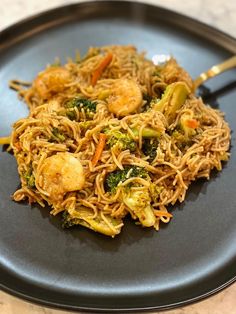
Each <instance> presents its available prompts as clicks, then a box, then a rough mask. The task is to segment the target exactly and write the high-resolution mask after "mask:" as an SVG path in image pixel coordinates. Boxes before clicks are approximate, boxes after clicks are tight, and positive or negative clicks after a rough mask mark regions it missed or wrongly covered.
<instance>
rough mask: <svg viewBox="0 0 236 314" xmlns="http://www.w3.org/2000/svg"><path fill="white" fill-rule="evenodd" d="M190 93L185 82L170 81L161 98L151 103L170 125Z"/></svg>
mask: <svg viewBox="0 0 236 314" xmlns="http://www.w3.org/2000/svg"><path fill="white" fill-rule="evenodd" d="M190 93H191V90H190V88H189V87H188V85H187V84H186V83H185V82H175V83H172V84H170V85H168V86H167V88H166V90H165V92H164V94H163V95H162V97H161V99H160V100H158V99H157V100H156V103H153V109H154V110H157V111H161V112H162V113H163V114H164V116H165V117H166V119H167V121H168V123H169V125H170V124H171V123H172V122H173V121H174V119H175V117H176V115H177V111H178V110H179V109H180V108H181V107H182V106H183V104H184V103H185V101H186V99H187V97H188V95H189V94H190Z"/></svg>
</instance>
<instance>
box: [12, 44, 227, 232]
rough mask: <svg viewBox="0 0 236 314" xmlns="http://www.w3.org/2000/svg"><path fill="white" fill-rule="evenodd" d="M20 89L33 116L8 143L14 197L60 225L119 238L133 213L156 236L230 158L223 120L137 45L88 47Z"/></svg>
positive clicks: (173, 70) (15, 84)
mask: <svg viewBox="0 0 236 314" xmlns="http://www.w3.org/2000/svg"><path fill="white" fill-rule="evenodd" d="M24 85H26V84H25V83H24V82H20V81H12V82H11V87H12V88H15V89H17V90H18V92H19V95H20V96H21V97H22V98H23V99H24V101H25V102H26V103H27V105H28V106H29V109H30V113H29V116H28V117H27V118H24V119H21V120H19V121H17V122H16V123H15V124H14V126H13V132H12V135H11V147H12V149H13V151H14V155H15V157H16V160H17V163H18V171H19V174H20V178H21V188H20V189H18V190H17V191H16V192H15V193H14V196H13V198H14V200H15V201H22V200H25V199H27V200H28V201H29V203H33V202H37V203H39V204H40V205H41V206H45V204H49V206H50V207H51V208H52V210H51V213H52V214H53V215H57V214H58V213H60V212H63V213H62V216H63V226H64V227H70V226H73V225H83V226H85V227H88V228H90V229H92V230H94V231H98V232H100V233H103V234H106V235H109V236H112V237H114V236H115V235H117V234H119V233H120V231H121V227H122V226H123V218H124V217H125V216H126V215H128V214H129V215H130V216H131V218H132V219H134V220H135V222H136V223H137V224H140V225H142V226H144V227H154V228H155V229H156V230H158V229H159V225H160V223H161V222H163V223H168V222H169V221H170V219H171V217H172V214H171V213H170V212H168V210H167V208H168V205H170V204H172V205H174V204H175V203H176V202H178V201H179V202H182V201H184V199H185V196H186V191H187V189H188V187H189V185H190V183H191V182H192V181H194V180H196V179H198V178H207V179H209V176H210V172H211V170H212V169H214V168H216V169H217V170H219V171H220V170H221V169H222V165H221V163H222V161H227V160H228V158H229V153H228V152H227V151H228V149H229V144H230V129H229V127H228V125H227V123H226V122H225V121H224V119H223V114H222V113H221V112H220V111H218V110H215V109H213V108H211V107H209V106H207V105H205V104H204V103H203V102H202V100H201V99H200V98H197V97H196V96H195V95H194V93H193V92H192V90H193V86H192V80H191V78H190V76H189V75H188V73H187V72H186V71H185V70H184V69H182V68H181V67H180V66H179V65H178V64H177V62H176V61H175V60H174V59H173V58H172V59H170V60H169V61H168V62H167V63H166V64H164V65H158V66H156V65H154V64H153V63H152V62H151V61H150V60H147V59H146V58H145V55H144V54H143V53H141V54H140V53H138V52H137V51H136V49H135V47H133V46H107V47H101V48H90V49H89V51H88V53H87V55H86V56H85V57H84V58H82V59H81V58H79V56H78V55H77V57H76V60H75V61H73V60H68V62H67V63H66V64H65V65H63V66H62V65H60V64H54V65H50V66H48V67H47V68H46V69H45V70H44V71H43V72H41V73H39V74H38V76H37V77H36V78H35V80H34V81H33V83H32V84H31V85H30V86H29V87H25V86H24Z"/></svg>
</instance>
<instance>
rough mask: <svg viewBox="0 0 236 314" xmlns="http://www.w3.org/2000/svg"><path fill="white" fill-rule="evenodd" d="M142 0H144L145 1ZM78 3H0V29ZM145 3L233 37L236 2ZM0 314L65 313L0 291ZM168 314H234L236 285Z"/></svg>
mask: <svg viewBox="0 0 236 314" xmlns="http://www.w3.org/2000/svg"><path fill="white" fill-rule="evenodd" d="M144 1H145V0H143V2H144ZM75 2H79V1H70V0H68V1H66V0H50V1H49V0H40V1H37V0H1V1H0V12H1V18H0V30H2V29H3V28H5V27H7V26H9V25H11V24H13V23H15V22H17V21H19V20H20V19H23V18H25V17H28V16H30V15H32V14H35V13H38V12H41V11H44V10H47V9H49V8H53V7H56V6H60V5H66V4H69V3H75ZM146 2H150V3H154V4H157V5H161V6H164V7H167V8H170V9H172V10H176V11H178V12H181V13H183V14H185V15H188V16H191V17H194V18H196V19H199V20H201V21H203V22H205V23H207V24H210V25H212V26H214V27H216V28H219V29H221V30H222V31H224V32H226V33H228V34H230V35H231V36H233V37H236V1H235V0H227V1H225V0H195V1H185V0H148V1H146ZM0 313H1V314H41V313H42V314H43V313H44V314H60V313H61V314H64V313H68V312H66V311H59V310H53V309H48V308H45V307H42V306H38V305H34V304H30V303H27V302H25V301H22V300H20V299H17V298H15V297H13V296H10V295H8V294H6V293H4V292H1V291H0ZM162 313H169V314H208V313H209V314H236V283H235V284H233V285H231V286H230V287H228V288H227V289H225V290H223V291H222V292H220V293H218V294H217V295H214V296H212V297H210V298H208V299H206V300H204V301H201V302H198V303H195V304H193V305H189V306H186V307H184V308H179V309H176V310H171V311H168V312H162Z"/></svg>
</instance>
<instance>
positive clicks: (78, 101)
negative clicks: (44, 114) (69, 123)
mask: <svg viewBox="0 0 236 314" xmlns="http://www.w3.org/2000/svg"><path fill="white" fill-rule="evenodd" d="M65 106H66V108H67V109H68V110H67V112H66V114H67V116H68V118H69V119H71V120H74V119H75V118H76V115H75V111H74V110H73V108H75V107H77V108H78V110H80V111H81V110H82V109H83V110H84V112H85V115H86V118H88V119H92V118H93V116H94V114H95V112H96V110H97V103H96V102H95V101H91V100H89V99H86V98H80V97H75V98H73V99H71V100H69V101H67V102H66V104H65Z"/></svg>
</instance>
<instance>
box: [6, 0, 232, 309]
mask: <svg viewBox="0 0 236 314" xmlns="http://www.w3.org/2000/svg"><path fill="white" fill-rule="evenodd" d="M111 3H113V4H115V5H124V6H127V5H132V6H135V5H136V6H139V7H149V8H155V10H158V11H160V12H161V13H164V17H163V19H162V21H166V16H167V17H175V18H176V19H175V21H174V22H172V24H173V25H177V26H178V27H180V28H183V29H184V30H186V27H184V26H183V25H182V23H181V21H182V22H183V21H184V22H189V23H190V27H189V28H188V31H189V33H194V34H196V35H198V36H199V37H201V38H203V39H206V40H210V41H211V42H213V43H215V44H217V45H219V46H221V47H222V48H224V49H225V50H226V51H228V52H230V53H234V54H236V38H234V37H233V36H231V35H229V34H227V33H225V32H223V31H221V30H220V29H217V28H216V27H213V26H210V25H208V24H206V23H204V22H202V21H200V20H197V19H195V18H192V17H189V16H186V15H184V14H182V13H179V12H176V11H172V10H170V9H167V8H164V7H162V6H159V5H156V4H151V3H145V2H142V1H132V0H131V1H129V0H122V1H120V0H110V1H109V0H89V1H86V2H85V1H81V2H78V3H73V4H68V5H62V6H57V7H54V8H52V9H49V10H44V11H42V12H40V13H37V14H33V15H31V16H29V17H27V18H24V19H21V20H20V21H18V22H16V23H13V24H12V25H9V26H8V27H6V28H4V29H3V30H1V31H0V53H1V52H3V51H4V50H5V49H6V50H7V49H9V48H10V47H11V46H14V45H15V44H17V43H20V42H21V41H23V40H27V38H30V37H33V36H34V35H35V34H38V33H40V32H41V31H44V30H45V29H48V28H52V27H55V26H58V25H63V23H67V22H70V21H73V20H74V19H75V17H76V15H77V14H76V13H74V15H73V16H67V17H65V16H64V17H60V18H57V17H56V18H55V21H51V22H47V23H46V24H45V25H44V23H42V21H41V20H42V19H46V20H47V18H49V17H51V16H52V15H57V14H59V15H60V14H62V15H63V14H64V13H65V12H66V11H67V10H68V11H72V10H73V9H74V8H76V9H77V8H79V7H83V6H84V7H86V6H96V4H99V5H105V4H109V5H110V4H111ZM169 22H170V21H169ZM30 23H35V25H34V28H33V29H32V30H30V31H24V28H25V27H26V26H28V24H30ZM40 25H41V26H44V27H41V28H40V27H39V26H40ZM188 26H189V25H188ZM195 26H200V27H199V28H198V27H195ZM203 30H207V31H208V32H209V33H208V32H204V31H203ZM17 33H19V35H15V34H17ZM13 34H14V35H13ZM216 35H217V36H216ZM234 282H236V275H235V276H234V277H232V278H230V279H229V280H227V281H226V282H224V283H223V284H221V285H220V286H218V287H216V288H214V289H212V290H210V291H208V292H205V293H202V294H200V295H198V296H196V297H193V298H189V299H186V300H183V301H179V302H175V303H172V304H166V305H161V306H151V307H148V306H146V307H138V308H105V307H104V308H97V307H83V306H79V305H78V306H77V305H76V306H74V305H68V304H62V303H58V302H54V301H47V300H45V299H41V298H40V297H34V296H30V295H27V294H25V293H22V292H20V291H18V290H17V289H12V288H11V287H7V286H6V285H4V284H2V283H1V282H0V288H1V289H2V291H4V292H6V293H9V294H10V295H13V296H15V297H18V298H20V299H23V300H25V301H28V302H32V303H34V304H38V305H41V306H46V307H49V308H50V307H51V308H58V309H63V310H69V311H81V310H82V311H86V312H95V311H96V312H108V311H109V312H119V313H120V312H122V311H126V312H140V311H154V310H158V311H160V310H170V309H173V308H177V307H180V306H181V307H182V306H186V305H189V304H192V303H195V302H198V301H201V300H203V299H205V298H207V297H210V296H212V295H214V294H216V293H218V292H220V291H222V290H223V289H225V288H226V287H228V286H230V285H232V284H233V283H234Z"/></svg>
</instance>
